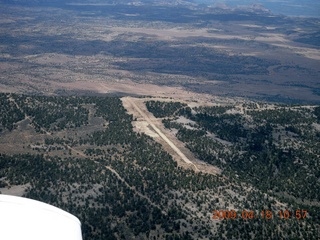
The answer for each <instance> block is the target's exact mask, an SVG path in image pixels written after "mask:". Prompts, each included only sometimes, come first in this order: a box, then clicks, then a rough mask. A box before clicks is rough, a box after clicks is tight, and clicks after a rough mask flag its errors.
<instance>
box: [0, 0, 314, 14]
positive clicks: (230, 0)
mask: <svg viewBox="0 0 320 240" xmlns="http://www.w3.org/2000/svg"><path fill="white" fill-rule="evenodd" d="M1 2H2V3H9V4H37V3H39V4H59V3H61V4H65V3H81V4H101V3H103V4H130V5H145V4H151V5H166V6H170V5H172V6H177V5H189V6H190V5H191V6H196V5H207V6H214V7H222V6H223V7H225V8H242V9H243V8H248V7H249V8H250V9H252V6H255V8H256V9H259V10H261V9H269V10H270V11H272V12H273V13H276V14H283V15H288V16H306V17H320V1H313V0H305V1H303V2H302V1H298V0H258V1H253V0H118V1H115V0H0V3H1Z"/></svg>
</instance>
